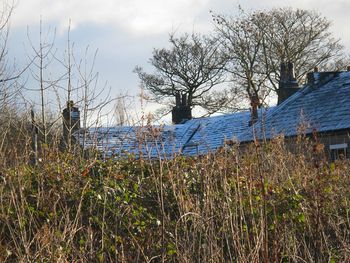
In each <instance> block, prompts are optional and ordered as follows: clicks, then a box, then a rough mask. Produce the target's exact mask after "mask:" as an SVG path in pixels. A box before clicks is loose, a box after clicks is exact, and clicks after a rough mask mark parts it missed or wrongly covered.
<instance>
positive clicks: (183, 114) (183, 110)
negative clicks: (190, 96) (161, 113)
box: [171, 92, 192, 124]
mask: <svg viewBox="0 0 350 263" xmlns="http://www.w3.org/2000/svg"><path fill="white" fill-rule="evenodd" d="M180 96H181V95H180V93H179V92H178V93H175V97H176V105H175V107H173V110H172V112H171V113H172V121H173V123H174V124H180V123H182V122H184V121H185V120H190V119H192V112H191V107H190V105H188V101H187V94H182V96H181V97H180ZM180 100H181V101H180Z"/></svg>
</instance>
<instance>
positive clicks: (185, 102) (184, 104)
mask: <svg viewBox="0 0 350 263" xmlns="http://www.w3.org/2000/svg"><path fill="white" fill-rule="evenodd" d="M182 106H187V94H186V93H184V94H182Z"/></svg>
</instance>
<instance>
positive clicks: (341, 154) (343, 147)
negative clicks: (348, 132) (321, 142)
mask: <svg viewBox="0 0 350 263" xmlns="http://www.w3.org/2000/svg"><path fill="white" fill-rule="evenodd" d="M347 148H348V144H347V143H341V144H332V145H330V146H329V149H330V152H331V159H332V161H334V160H339V159H340V160H342V159H345V158H347V156H348V150H347Z"/></svg>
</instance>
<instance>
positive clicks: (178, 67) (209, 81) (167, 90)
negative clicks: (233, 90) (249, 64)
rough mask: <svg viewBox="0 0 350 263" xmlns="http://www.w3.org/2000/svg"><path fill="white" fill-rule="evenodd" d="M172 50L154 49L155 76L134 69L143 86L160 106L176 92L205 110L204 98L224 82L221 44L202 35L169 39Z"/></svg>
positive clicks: (224, 62) (152, 59) (139, 69)
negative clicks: (184, 95) (160, 103)
mask: <svg viewBox="0 0 350 263" xmlns="http://www.w3.org/2000/svg"><path fill="white" fill-rule="evenodd" d="M169 41H170V44H171V48H170V49H165V48H162V49H155V50H154V51H153V56H152V58H151V59H150V63H151V65H152V66H153V67H154V69H155V72H154V73H153V74H149V73H146V72H144V71H143V70H142V68H140V67H136V68H135V72H136V73H137V74H138V76H139V78H140V80H141V82H142V84H143V85H144V86H145V88H146V90H148V91H149V92H150V94H151V95H152V97H151V99H154V100H155V101H157V102H168V100H167V99H169V98H173V97H175V94H176V93H177V92H180V93H182V94H187V96H188V104H189V105H190V106H191V107H193V106H202V107H204V108H205V103H204V101H203V100H202V98H203V95H204V94H208V93H210V91H211V90H212V89H213V87H215V86H216V85H218V84H220V83H222V82H223V81H224V79H225V72H224V68H225V65H226V58H225V57H223V56H222V55H221V52H220V50H219V43H218V42H217V41H216V40H215V39H213V38H210V37H207V36H201V35H199V34H194V33H193V34H191V35H188V34H185V35H183V36H181V37H179V38H176V37H175V36H174V35H173V34H172V35H171V36H170V39H169Z"/></svg>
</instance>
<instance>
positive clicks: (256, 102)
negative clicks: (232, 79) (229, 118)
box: [249, 95, 260, 126]
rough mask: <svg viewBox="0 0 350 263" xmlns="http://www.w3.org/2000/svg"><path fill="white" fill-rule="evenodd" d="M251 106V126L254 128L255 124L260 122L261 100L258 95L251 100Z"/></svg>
mask: <svg viewBox="0 0 350 263" xmlns="http://www.w3.org/2000/svg"><path fill="white" fill-rule="evenodd" d="M250 105H251V106H252V107H251V109H250V121H249V126H252V125H253V124H254V123H256V122H257V121H258V118H259V115H258V108H259V107H260V100H259V97H258V96H257V95H253V96H252V97H251V99H250Z"/></svg>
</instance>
